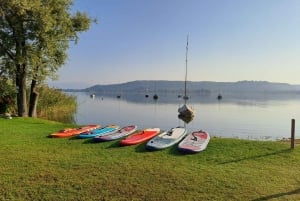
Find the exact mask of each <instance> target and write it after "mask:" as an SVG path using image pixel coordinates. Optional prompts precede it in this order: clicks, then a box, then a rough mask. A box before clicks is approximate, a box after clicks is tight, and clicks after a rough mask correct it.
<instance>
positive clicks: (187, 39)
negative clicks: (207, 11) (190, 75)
mask: <svg viewBox="0 0 300 201" xmlns="http://www.w3.org/2000/svg"><path fill="white" fill-rule="evenodd" d="M188 46H189V34H188V35H187V38H186V52H185V79H184V100H187V99H188V97H187V95H186V81H187V61H188V60H187V56H188Z"/></svg>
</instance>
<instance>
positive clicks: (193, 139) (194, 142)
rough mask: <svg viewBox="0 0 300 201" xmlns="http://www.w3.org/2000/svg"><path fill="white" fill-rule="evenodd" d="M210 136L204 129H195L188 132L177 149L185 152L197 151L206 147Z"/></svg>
mask: <svg viewBox="0 0 300 201" xmlns="http://www.w3.org/2000/svg"><path fill="white" fill-rule="evenodd" d="M209 140H210V136H209V134H208V133H207V132H205V131H202V130H200V131H195V132H192V133H190V134H188V135H187V136H186V137H185V138H184V139H183V140H182V141H181V142H180V143H179V144H178V149H179V150H180V151H182V152H186V153H197V152H200V151H203V150H205V149H206V147H207V145H208V143H209Z"/></svg>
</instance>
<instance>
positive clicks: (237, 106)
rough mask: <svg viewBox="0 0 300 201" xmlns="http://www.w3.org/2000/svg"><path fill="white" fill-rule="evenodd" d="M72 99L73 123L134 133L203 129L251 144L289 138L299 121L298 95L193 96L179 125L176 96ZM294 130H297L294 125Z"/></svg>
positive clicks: (80, 94)
mask: <svg viewBox="0 0 300 201" xmlns="http://www.w3.org/2000/svg"><path fill="white" fill-rule="evenodd" d="M72 94H73V95H75V96H76V97H77V101H78V111H77V114H76V117H75V120H76V123H77V124H95V123H97V124H101V125H102V126H105V125H109V124H118V125H120V126H126V125H130V124H135V125H137V126H138V127H139V129H143V128H148V127H159V128H161V129H163V130H169V129H170V128H172V127H176V126H186V127H187V129H188V131H195V130H200V129H202V130H206V131H208V132H209V133H210V134H211V135H212V136H219V137H234V138H242V139H255V140H276V139H282V138H289V137H290V133H291V119H292V118H295V119H296V137H297V133H299V131H300V130H299V129H298V128H297V116H299V117H300V95H288V96H287V95H284V96H283V95H261V94H258V95H243V94H239V95H232V94H226V95H223V99H222V100H221V101H218V100H217V99H216V96H215V95H209V96H198V97H197V96H195V97H191V99H190V100H189V103H188V104H189V105H190V106H191V107H193V108H194V110H195V111H196V114H195V117H194V119H193V120H192V121H191V122H190V123H188V124H185V123H184V122H183V121H182V120H180V119H179V118H178V116H177V115H178V112H177V109H178V107H179V106H180V105H181V104H183V101H182V99H180V98H178V97H177V95H174V94H168V95H159V99H158V100H157V101H154V100H153V98H152V96H150V97H149V98H145V95H144V94H127V95H122V96H121V98H117V97H116V96H114V95H110V96H108V95H101V94H96V96H95V98H91V97H90V95H89V94H86V93H72ZM298 127H299V128H300V126H298Z"/></svg>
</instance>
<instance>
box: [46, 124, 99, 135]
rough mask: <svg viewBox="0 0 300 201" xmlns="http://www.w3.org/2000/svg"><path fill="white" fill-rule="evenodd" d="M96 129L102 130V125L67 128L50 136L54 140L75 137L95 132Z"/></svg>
mask: <svg viewBox="0 0 300 201" xmlns="http://www.w3.org/2000/svg"><path fill="white" fill-rule="evenodd" d="M96 128H100V125H86V126H82V127H80V128H65V129H63V130H60V131H57V132H56V133H52V134H50V135H49V136H50V137H53V138H64V137H72V136H75V135H79V134H80V133H84V132H88V131H91V130H94V129H96Z"/></svg>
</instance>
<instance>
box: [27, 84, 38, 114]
mask: <svg viewBox="0 0 300 201" xmlns="http://www.w3.org/2000/svg"><path fill="white" fill-rule="evenodd" d="M36 86H37V83H36V80H35V79H33V80H32V81H31V88H30V100H29V113H28V115H29V116H30V117H37V112H36V107H37V103H38V98H39V93H38V92H37V91H36Z"/></svg>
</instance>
